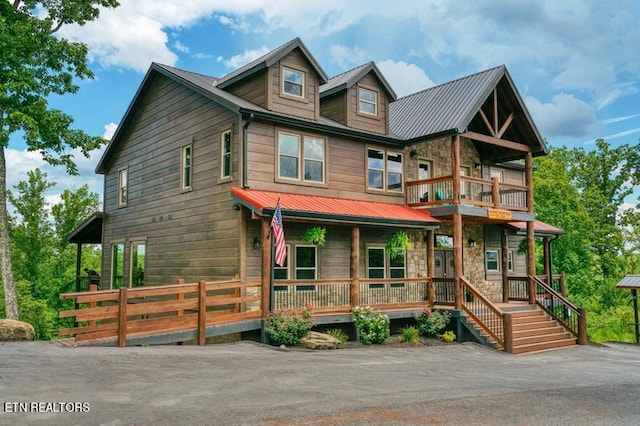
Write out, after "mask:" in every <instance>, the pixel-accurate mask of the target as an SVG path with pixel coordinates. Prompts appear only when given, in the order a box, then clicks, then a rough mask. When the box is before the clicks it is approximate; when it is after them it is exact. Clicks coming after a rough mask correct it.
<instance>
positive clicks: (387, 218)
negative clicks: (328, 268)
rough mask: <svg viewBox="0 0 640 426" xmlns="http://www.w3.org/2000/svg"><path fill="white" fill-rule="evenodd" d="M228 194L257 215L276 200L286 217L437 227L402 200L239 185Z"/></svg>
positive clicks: (268, 210) (426, 214) (267, 210)
mask: <svg viewBox="0 0 640 426" xmlns="http://www.w3.org/2000/svg"><path fill="white" fill-rule="evenodd" d="M231 196H232V197H233V198H234V199H235V200H236V201H238V202H239V203H240V204H242V205H244V206H246V207H248V208H250V209H251V210H253V211H254V212H255V213H257V214H259V215H260V216H268V215H271V214H273V211H274V210H275V208H276V203H277V202H278V200H280V209H281V211H282V216H283V217H284V218H289V219H307V220H309V219H313V220H318V221H325V222H340V223H351V224H364V225H378V226H395V227H398V226H399V227H408V228H427V227H438V226H439V225H440V221H439V220H437V219H435V218H433V217H431V215H430V214H429V212H428V211H426V210H421V209H413V208H411V207H407V206H406V205H403V204H390V203H381V202H375V201H364V200H351V199H344V198H334V197H322V196H314V195H304V194H291V193H287V192H271V191H262V190H256V189H245V188H240V187H233V188H231Z"/></svg>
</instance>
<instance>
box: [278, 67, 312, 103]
mask: <svg viewBox="0 0 640 426" xmlns="http://www.w3.org/2000/svg"><path fill="white" fill-rule="evenodd" d="M287 71H292V72H294V73H300V75H302V83H300V86H301V87H300V95H296V94H295V93H289V92H287V91H286V89H285V88H286V84H285V83H287V82H288V83H290V84H295V85H298V83H295V82H292V81H288V80H286V79H285V75H286V72H287ZM281 74H282V78H281V79H280V84H281V90H280V94H281V95H282V96H286V97H291V98H293V99H297V100H304V99H306V98H307V96H306V90H305V87H306V81H307V73H306V72H304V71H302V70H299V69H296V68H293V67H290V66H287V65H282V68H281Z"/></svg>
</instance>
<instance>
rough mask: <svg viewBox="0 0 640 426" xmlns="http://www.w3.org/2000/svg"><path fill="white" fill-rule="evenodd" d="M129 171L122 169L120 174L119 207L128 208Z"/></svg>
mask: <svg viewBox="0 0 640 426" xmlns="http://www.w3.org/2000/svg"><path fill="white" fill-rule="evenodd" d="M128 174H129V173H128V169H122V170H120V171H119V172H118V205H119V206H126V205H127V199H128V187H129V186H128V185H129V183H128V181H129V177H128Z"/></svg>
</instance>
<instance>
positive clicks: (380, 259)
mask: <svg viewBox="0 0 640 426" xmlns="http://www.w3.org/2000/svg"><path fill="white" fill-rule="evenodd" d="M386 271H387V256H386V250H385V248H384V247H367V277H369V278H385V277H386Z"/></svg>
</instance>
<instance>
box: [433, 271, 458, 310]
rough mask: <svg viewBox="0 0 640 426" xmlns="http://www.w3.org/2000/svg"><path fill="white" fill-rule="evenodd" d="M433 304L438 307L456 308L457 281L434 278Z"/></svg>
mask: <svg viewBox="0 0 640 426" xmlns="http://www.w3.org/2000/svg"><path fill="white" fill-rule="evenodd" d="M431 281H432V282H433V293H434V297H433V303H434V304H438V305H451V306H455V304H456V296H455V280H454V279H453V278H432V279H431Z"/></svg>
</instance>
